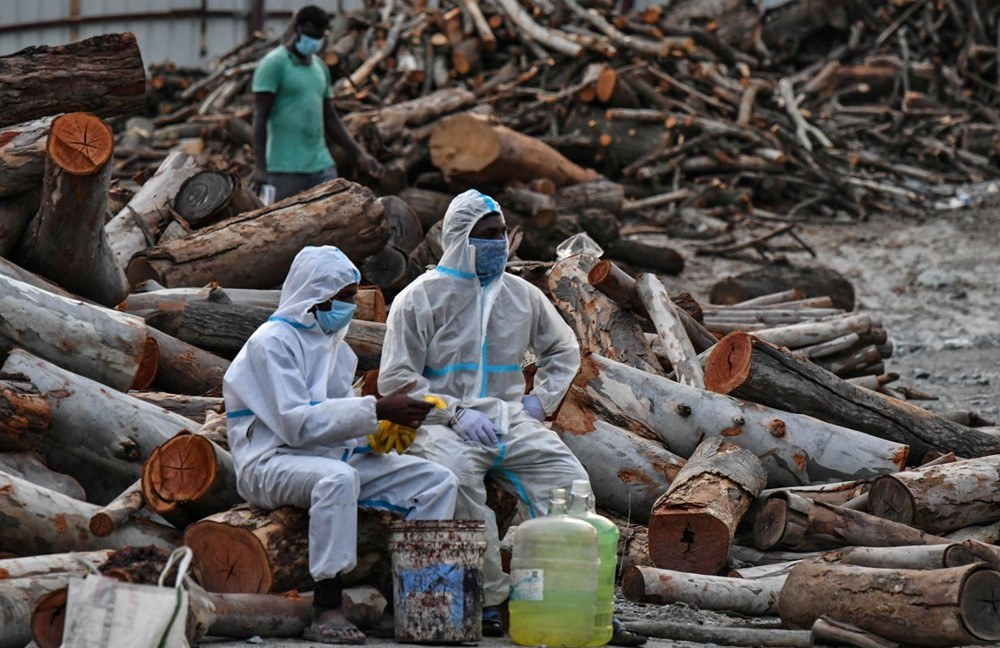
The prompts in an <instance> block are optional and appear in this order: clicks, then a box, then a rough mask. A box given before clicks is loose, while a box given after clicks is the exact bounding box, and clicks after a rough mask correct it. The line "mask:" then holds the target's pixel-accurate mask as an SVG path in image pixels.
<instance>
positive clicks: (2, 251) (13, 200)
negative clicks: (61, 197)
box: [0, 189, 42, 256]
mask: <svg viewBox="0 0 1000 648" xmlns="http://www.w3.org/2000/svg"><path fill="white" fill-rule="evenodd" d="M41 204H42V194H41V191H40V190H38V189H28V190H26V191H22V192H20V193H15V194H10V195H8V196H0V255H3V256H8V255H10V254H11V252H13V250H14V248H15V246H16V245H17V242H18V241H19V240H20V239H21V235H22V234H23V233H24V230H25V229H26V228H27V226H28V223H30V222H31V219H32V218H34V216H35V214H36V213H38V208H39V207H40V206H41Z"/></svg>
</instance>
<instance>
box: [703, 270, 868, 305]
mask: <svg viewBox="0 0 1000 648" xmlns="http://www.w3.org/2000/svg"><path fill="white" fill-rule="evenodd" d="M789 288H791V289H795V290H797V291H798V292H799V293H800V294H801V295H802V296H803V297H823V296H829V297H832V298H833V305H834V306H836V307H837V308H842V309H844V310H845V311H852V310H854V286H852V285H851V282H850V281H848V280H847V279H846V278H844V276H843V275H841V274H840V273H839V272H837V271H835V270H832V269H830V268H824V267H821V266H816V267H795V266H786V265H780V264H771V265H767V266H765V267H763V268H760V269H757V270H751V271H749V272H744V273H743V274H741V275H737V276H735V277H726V278H725V279H722V280H721V281H718V282H716V283H715V284H714V285H713V286H712V288H711V289H710V291H709V300H710V301H711V302H712V303H713V304H736V303H739V302H743V301H747V300H750V299H753V298H755V297H760V296H763V295H767V294H773V293H776V292H778V291H781V290H785V289H789Z"/></svg>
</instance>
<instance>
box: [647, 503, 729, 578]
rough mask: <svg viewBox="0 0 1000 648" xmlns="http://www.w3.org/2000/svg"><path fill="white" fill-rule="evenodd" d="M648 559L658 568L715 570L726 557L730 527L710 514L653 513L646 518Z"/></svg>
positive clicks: (698, 572) (695, 570)
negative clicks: (654, 539)
mask: <svg viewBox="0 0 1000 648" xmlns="http://www.w3.org/2000/svg"><path fill="white" fill-rule="evenodd" d="M649 536H650V538H652V537H654V536H655V537H656V538H658V541H657V542H655V543H653V542H650V543H649V559H650V560H651V561H652V563H653V564H654V565H655V566H656V567H659V568H660V569H673V570H677V571H684V572H693V573H697V574H717V573H719V571H720V570H721V569H722V568H723V567H724V566H725V564H726V559H727V558H728V557H729V545H730V533H729V528H728V527H727V526H726V525H725V523H723V522H722V521H721V520H719V519H718V518H717V517H715V516H713V515H709V514H707V513H698V512H687V513H671V514H669V515H664V514H659V515H657V514H654V515H653V516H652V517H651V518H650V520H649Z"/></svg>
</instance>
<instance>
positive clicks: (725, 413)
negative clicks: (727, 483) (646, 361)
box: [574, 354, 907, 487]
mask: <svg viewBox="0 0 1000 648" xmlns="http://www.w3.org/2000/svg"><path fill="white" fill-rule="evenodd" d="M574 385H575V386H574V389H579V390H580V392H581V395H582V397H583V402H584V403H585V404H586V406H587V407H588V408H590V409H591V410H592V411H594V412H595V413H596V414H598V415H599V416H602V417H603V418H606V419H608V420H611V421H615V423H616V425H619V426H621V427H624V428H626V429H632V430H648V431H649V432H650V433H653V434H655V435H656V437H657V438H659V439H661V440H662V441H663V442H664V444H665V445H666V447H667V449H669V450H670V451H671V452H674V453H676V454H678V455H680V456H682V457H685V456H687V457H689V456H691V454H692V453H693V452H694V450H695V448H696V447H697V445H698V444H699V443H700V442H701V441H702V440H703V439H705V438H706V437H710V436H720V435H721V436H723V437H725V438H726V440H728V441H731V442H732V443H735V444H737V445H739V446H742V447H744V448H746V449H748V450H750V451H751V452H753V453H754V454H755V455H757V457H758V458H760V460H761V463H762V464H763V465H764V470H765V472H766V473H767V477H768V484H769V485H770V486H771V487H777V486H795V485H800V484H807V483H810V482H813V481H815V482H819V481H823V480H828V479H852V478H858V477H865V476H869V475H871V474H872V473H888V472H895V471H897V470H899V469H901V468H902V467H903V465H904V463H905V461H906V453H907V447H906V446H905V445H901V444H896V443H892V442H888V441H885V440H883V439H878V438H876V437H873V436H869V435H866V434H863V433H861V432H856V431H854V430H850V429H847V428H842V427H839V426H836V425H830V424H828V423H823V422H822V421H818V420H816V419H813V418H810V417H808V416H802V415H800V414H792V413H789V412H783V411H779V410H774V409H769V408H765V407H760V406H756V405H749V404H747V403H743V402H742V401H739V400H736V399H732V398H728V397H725V398H719V396H718V395H713V394H712V392H706V391H702V390H698V389H693V388H691V387H686V386H684V385H680V384H678V383H676V382H674V381H672V380H668V379H666V378H662V377H659V376H651V375H649V374H646V373H644V372H642V371H639V370H636V369H634V368H632V367H628V366H627V365H624V364H622V363H618V362H614V361H613V360H608V359H607V358H604V357H601V356H599V355H597V354H589V355H585V356H584V358H583V361H582V364H581V368H580V372H579V373H578V374H577V378H576V380H575V382H574ZM653 404H655V406H654V405H653Z"/></svg>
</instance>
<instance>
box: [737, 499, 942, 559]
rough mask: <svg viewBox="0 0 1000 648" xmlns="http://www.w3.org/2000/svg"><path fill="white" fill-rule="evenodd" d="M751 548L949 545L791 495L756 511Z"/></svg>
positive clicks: (887, 522) (865, 515)
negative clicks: (753, 546) (752, 545)
mask: <svg viewBox="0 0 1000 648" xmlns="http://www.w3.org/2000/svg"><path fill="white" fill-rule="evenodd" d="M753 540H754V545H755V546H756V547H757V548H758V549H761V550H763V551H767V550H769V549H774V548H776V547H779V546H780V547H783V548H786V549H792V550H795V551H808V550H810V549H816V548H826V547H831V546H838V545H839V546H842V545H853V546H858V547H899V546H905V545H931V544H952V543H951V541H950V540H948V539H947V538H942V537H940V536H935V535H931V534H928V533H924V532H922V531H918V530H917V529H914V528H912V527H908V526H906V525H905V524H900V523H898V522H892V521H890V520H884V519H882V518H878V517H875V516H874V515H870V514H868V513H863V512H861V511H855V510H852V509H848V508H843V507H840V506H833V505H831V504H826V503H824V502H816V501H813V500H810V499H806V498H805V497H799V496H798V495H795V494H794V493H776V494H774V495H772V496H771V497H769V498H768V499H767V500H766V501H765V502H764V503H763V504H762V505H761V506H760V508H759V510H758V511H757V515H756V516H755V517H754V521H753Z"/></svg>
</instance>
